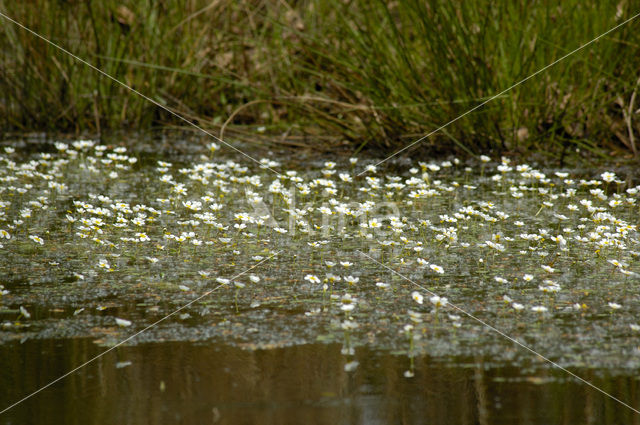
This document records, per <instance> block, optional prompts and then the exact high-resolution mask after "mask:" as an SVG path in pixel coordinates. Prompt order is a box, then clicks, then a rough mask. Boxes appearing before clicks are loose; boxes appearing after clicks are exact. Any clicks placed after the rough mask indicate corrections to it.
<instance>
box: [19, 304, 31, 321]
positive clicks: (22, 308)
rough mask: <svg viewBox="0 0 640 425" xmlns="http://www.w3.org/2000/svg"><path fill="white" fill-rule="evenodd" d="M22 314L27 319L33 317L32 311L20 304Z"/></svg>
mask: <svg viewBox="0 0 640 425" xmlns="http://www.w3.org/2000/svg"><path fill="white" fill-rule="evenodd" d="M20 314H21V315H22V316H23V317H24V318H25V319H30V318H31V313H29V312H28V311H27V309H26V308H24V307H22V306H20Z"/></svg>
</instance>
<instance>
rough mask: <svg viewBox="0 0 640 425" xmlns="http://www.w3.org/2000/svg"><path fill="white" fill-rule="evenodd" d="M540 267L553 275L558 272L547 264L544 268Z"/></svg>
mask: <svg viewBox="0 0 640 425" xmlns="http://www.w3.org/2000/svg"><path fill="white" fill-rule="evenodd" d="M540 267H542V269H543V270H544V271H546V272H549V273H553V272H555V271H556V269H554V268H553V267H551V266H547V265H546V264H543V265H542V266H540Z"/></svg>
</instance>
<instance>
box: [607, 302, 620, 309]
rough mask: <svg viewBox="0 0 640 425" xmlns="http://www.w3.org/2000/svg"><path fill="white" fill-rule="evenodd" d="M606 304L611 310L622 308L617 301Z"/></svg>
mask: <svg viewBox="0 0 640 425" xmlns="http://www.w3.org/2000/svg"><path fill="white" fill-rule="evenodd" d="M607 305H608V306H609V307H611V309H612V310H618V309H621V308H622V306H621V305H620V304H617V303H612V302H610V303H607Z"/></svg>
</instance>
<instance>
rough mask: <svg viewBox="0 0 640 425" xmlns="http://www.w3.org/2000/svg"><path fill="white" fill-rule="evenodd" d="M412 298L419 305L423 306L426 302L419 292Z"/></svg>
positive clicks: (413, 294)
mask: <svg viewBox="0 0 640 425" xmlns="http://www.w3.org/2000/svg"><path fill="white" fill-rule="evenodd" d="M411 298H413V300H414V301H415V302H417V303H418V304H422V302H423V301H424V297H423V296H422V295H421V294H420V293H419V292H418V291H413V292H412V293H411Z"/></svg>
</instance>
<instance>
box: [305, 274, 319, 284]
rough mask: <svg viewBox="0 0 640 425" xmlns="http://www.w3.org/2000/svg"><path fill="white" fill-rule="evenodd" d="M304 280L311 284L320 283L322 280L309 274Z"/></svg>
mask: <svg viewBox="0 0 640 425" xmlns="http://www.w3.org/2000/svg"><path fill="white" fill-rule="evenodd" d="M304 280H308V281H309V282H311V283H320V279H319V278H318V276H316V275H314V274H308V275H306V276H305V277H304Z"/></svg>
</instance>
